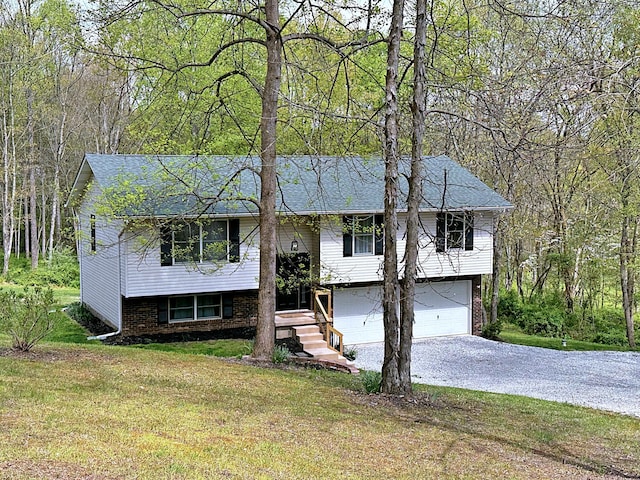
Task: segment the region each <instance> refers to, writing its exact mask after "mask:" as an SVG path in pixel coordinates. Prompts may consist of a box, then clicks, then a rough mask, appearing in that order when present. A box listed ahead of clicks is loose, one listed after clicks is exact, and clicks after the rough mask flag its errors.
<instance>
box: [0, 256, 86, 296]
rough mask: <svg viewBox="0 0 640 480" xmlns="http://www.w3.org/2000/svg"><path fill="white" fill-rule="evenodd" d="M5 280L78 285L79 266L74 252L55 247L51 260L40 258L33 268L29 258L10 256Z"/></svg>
mask: <svg viewBox="0 0 640 480" xmlns="http://www.w3.org/2000/svg"><path fill="white" fill-rule="evenodd" d="M5 280H6V281H8V282H12V283H16V284H18V285H25V286H26V285H51V286H58V287H73V288H78V287H80V267H79V265H78V259H77V258H76V255H75V253H73V252H72V251H71V250H70V249H57V250H55V251H54V252H53V254H52V256H51V260H50V261H49V260H42V261H40V265H39V266H38V268H36V269H35V270H32V269H31V264H30V263H29V259H27V258H24V257H21V258H15V257H12V258H11V264H10V268H9V272H8V274H7V276H6V278H5Z"/></svg>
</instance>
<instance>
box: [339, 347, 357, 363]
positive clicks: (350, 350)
mask: <svg viewBox="0 0 640 480" xmlns="http://www.w3.org/2000/svg"><path fill="white" fill-rule="evenodd" d="M342 355H343V356H344V358H346V359H347V360H351V361H354V360H355V359H356V357H357V356H358V349H357V348H356V347H346V348H345V349H344V351H343V352H342Z"/></svg>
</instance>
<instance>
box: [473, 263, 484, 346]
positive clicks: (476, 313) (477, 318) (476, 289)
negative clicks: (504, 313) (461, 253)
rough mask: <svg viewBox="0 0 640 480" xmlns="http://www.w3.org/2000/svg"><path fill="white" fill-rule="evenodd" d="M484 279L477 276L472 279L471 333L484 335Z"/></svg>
mask: <svg viewBox="0 0 640 480" xmlns="http://www.w3.org/2000/svg"><path fill="white" fill-rule="evenodd" d="M483 310H484V307H483V305H482V277H481V276H480V275H477V276H475V277H473V278H472V279H471V333H472V334H473V335H481V334H482V325H483Z"/></svg>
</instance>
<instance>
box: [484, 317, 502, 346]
mask: <svg viewBox="0 0 640 480" xmlns="http://www.w3.org/2000/svg"><path fill="white" fill-rule="evenodd" d="M501 331H502V320H500V318H499V317H498V320H496V321H495V322H490V323H487V324H486V325H484V326H483V327H482V336H483V337H484V338H487V339H489V340H498V339H499V337H500V332H501Z"/></svg>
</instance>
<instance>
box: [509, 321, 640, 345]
mask: <svg viewBox="0 0 640 480" xmlns="http://www.w3.org/2000/svg"><path fill="white" fill-rule="evenodd" d="M499 337H500V340H502V341H504V342H507V343H514V344H517V345H527V346H530V347H542V348H552V349H554V350H599V351H601V350H615V351H618V352H626V351H629V350H631V349H630V348H629V347H628V346H626V347H625V346H620V345H604V344H602V343H593V342H583V341H580V340H573V339H571V338H567V339H566V346H563V345H562V338H550V337H540V336H537V335H527V334H526V333H522V330H521V329H520V328H518V327H516V326H514V325H511V324H506V325H505V326H504V328H503V329H502V331H501V332H500V336H499ZM635 350H636V351H637V350H639V349H638V348H636V349H635Z"/></svg>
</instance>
